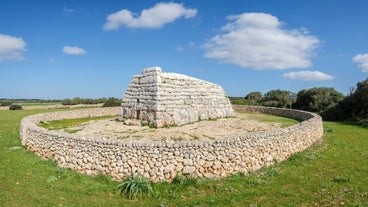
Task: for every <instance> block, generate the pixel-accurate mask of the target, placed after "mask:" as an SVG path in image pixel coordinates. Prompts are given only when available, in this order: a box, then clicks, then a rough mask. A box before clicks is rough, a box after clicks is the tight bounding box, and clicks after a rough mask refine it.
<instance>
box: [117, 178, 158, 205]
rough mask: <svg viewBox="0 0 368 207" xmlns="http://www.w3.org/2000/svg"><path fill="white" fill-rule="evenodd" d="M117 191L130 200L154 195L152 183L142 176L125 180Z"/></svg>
mask: <svg viewBox="0 0 368 207" xmlns="http://www.w3.org/2000/svg"><path fill="white" fill-rule="evenodd" d="M115 191H120V195H125V196H126V197H127V198H129V199H134V198H136V197H137V196H138V195H143V194H145V195H152V194H153V190H152V186H151V183H150V182H149V181H148V180H147V179H145V178H143V176H142V175H140V174H137V175H134V176H129V177H127V178H125V179H124V180H123V182H122V183H121V184H120V185H118V186H117V187H116V189H115Z"/></svg>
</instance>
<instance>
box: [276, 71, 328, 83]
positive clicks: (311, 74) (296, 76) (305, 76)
mask: <svg viewBox="0 0 368 207" xmlns="http://www.w3.org/2000/svg"><path fill="white" fill-rule="evenodd" d="M283 77H284V78H289V79H293V80H305V81H323V80H332V79H333V77H332V76H331V75H328V74H325V73H322V72H319V71H300V72H290V73H285V74H284V75H283Z"/></svg>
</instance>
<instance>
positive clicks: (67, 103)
mask: <svg viewBox="0 0 368 207" xmlns="http://www.w3.org/2000/svg"><path fill="white" fill-rule="evenodd" d="M61 104H63V105H72V100H70V99H68V98H66V99H64V100H63V101H62V102H61Z"/></svg>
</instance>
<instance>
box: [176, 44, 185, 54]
mask: <svg viewBox="0 0 368 207" xmlns="http://www.w3.org/2000/svg"><path fill="white" fill-rule="evenodd" d="M176 50H177V51H178V52H182V51H184V47H182V46H180V45H179V46H177V47H176Z"/></svg>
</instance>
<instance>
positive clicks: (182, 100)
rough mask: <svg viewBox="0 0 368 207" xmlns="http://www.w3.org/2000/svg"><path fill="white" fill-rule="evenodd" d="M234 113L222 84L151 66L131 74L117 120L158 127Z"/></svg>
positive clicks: (227, 115)
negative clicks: (135, 121)
mask: <svg viewBox="0 0 368 207" xmlns="http://www.w3.org/2000/svg"><path fill="white" fill-rule="evenodd" d="M233 115H234V111H233V108H232V106H231V103H230V100H229V98H228V97H227V95H226V93H225V91H224V90H223V88H222V87H221V86H219V85H217V84H214V83H210V82H207V81H204V80H200V79H197V78H193V77H189V76H186V75H182V74H177V73H165V72H162V70H161V68H160V67H152V68H145V69H143V72H142V74H141V75H135V76H133V78H132V80H131V82H130V85H129V87H128V89H127V90H126V92H125V95H124V97H123V100H122V104H121V115H120V119H121V120H123V121H124V120H127V119H134V120H139V121H141V122H146V123H148V124H152V125H153V126H155V127H156V128H160V127H164V126H173V125H183V124H187V123H192V122H196V121H199V120H206V119H216V118H221V117H229V116H233Z"/></svg>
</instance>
